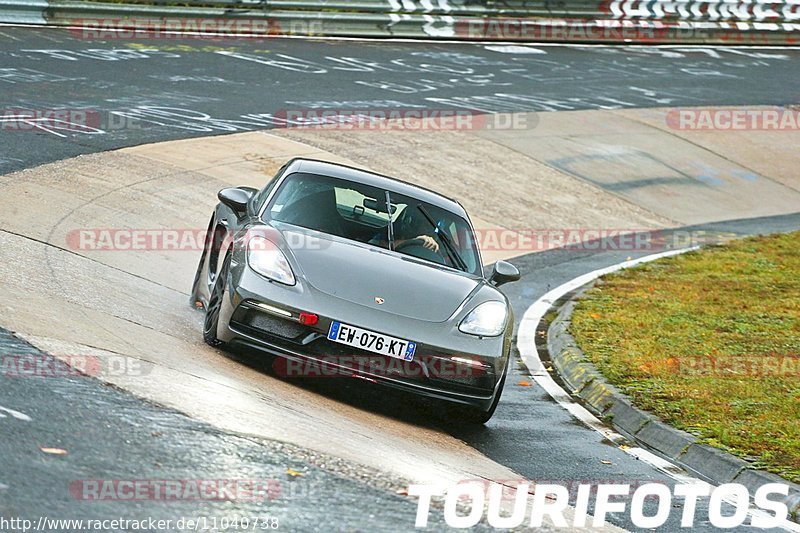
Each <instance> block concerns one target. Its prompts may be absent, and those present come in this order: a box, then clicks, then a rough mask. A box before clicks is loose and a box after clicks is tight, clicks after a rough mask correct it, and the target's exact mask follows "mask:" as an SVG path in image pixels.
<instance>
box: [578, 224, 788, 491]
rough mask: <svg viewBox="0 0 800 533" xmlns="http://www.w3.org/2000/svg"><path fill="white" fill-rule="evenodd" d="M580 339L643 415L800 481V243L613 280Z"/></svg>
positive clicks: (687, 259) (581, 325)
mask: <svg viewBox="0 0 800 533" xmlns="http://www.w3.org/2000/svg"><path fill="white" fill-rule="evenodd" d="M571 331H572V333H573V335H574V336H575V338H576V340H577V342H578V344H579V346H581V348H582V349H583V350H584V351H585V352H586V354H587V356H588V358H589V359H590V360H591V361H592V362H593V363H594V364H595V365H596V366H597V367H598V368H599V370H600V371H601V372H602V373H603V374H604V375H605V376H606V378H608V380H609V381H610V382H611V383H613V384H614V385H617V386H618V387H619V388H620V389H621V390H622V391H624V392H625V393H626V394H628V395H630V396H631V398H632V399H633V401H634V403H635V404H636V405H638V406H639V407H641V408H643V409H646V410H648V411H651V412H652V413H654V414H656V415H658V416H659V417H661V418H662V419H663V420H664V421H666V422H668V423H670V424H672V425H673V426H675V427H678V428H680V429H683V430H686V431H688V432H690V433H692V434H694V435H696V436H698V437H699V438H700V440H701V441H702V442H705V443H707V444H710V445H712V446H716V447H718V448H722V449H724V450H727V451H729V452H731V453H734V454H736V455H738V456H740V457H743V458H745V459H748V460H750V461H752V462H753V463H754V466H756V467H758V468H762V469H765V470H768V471H770V472H774V473H776V474H778V475H781V476H783V477H784V478H786V479H789V480H791V481H795V482H800V232H797V233H791V234H785V235H775V236H770V237H761V238H748V239H744V240H741V241H734V242H732V243H729V244H727V245H725V246H716V247H711V248H707V249H704V250H702V251H699V252H692V253H688V254H684V255H680V256H676V257H673V258H670V259H664V260H660V261H656V262H653V263H648V264H645V265H642V266H639V267H637V268H633V269H629V270H625V271H622V272H619V273H616V274H613V275H610V276H607V277H606V278H604V280H603V282H602V283H601V284H600V285H598V286H597V287H596V288H594V289H591V290H590V291H588V292H587V294H586V298H585V299H583V300H582V301H581V302H580V303H579V305H578V307H577V309H576V311H575V313H574V315H573V319H572V325H571ZM712 364H713V365H714V370H713V371H712V370H710V369H711V368H712V366H711V365H712Z"/></svg>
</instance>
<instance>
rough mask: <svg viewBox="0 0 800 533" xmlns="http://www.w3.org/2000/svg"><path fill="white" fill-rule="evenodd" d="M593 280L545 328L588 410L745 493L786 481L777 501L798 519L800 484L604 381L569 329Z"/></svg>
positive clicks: (562, 371) (563, 374)
mask: <svg viewBox="0 0 800 533" xmlns="http://www.w3.org/2000/svg"><path fill="white" fill-rule="evenodd" d="M593 284H594V282H591V283H589V284H587V285H584V286H583V287H581V288H580V289H578V290H577V291H576V292H575V295H574V296H572V297H571V298H570V299H569V300H568V301H567V302H566V303H564V304H563V305H562V306H561V307H560V308H559V309H558V315H557V316H556V318H555V320H553V322H552V323H551V324H550V325H549V327H548V329H547V350H548V352H549V354H550V360H551V361H552V363H553V367H554V368H555V369H556V371H557V372H558V374H559V376H560V378H561V379H562V381H564V383H565V384H566V385H567V387H568V388H569V392H571V393H572V395H573V396H577V397H578V398H580V399H581V400H583V402H584V403H585V404H586V405H587V407H588V408H589V409H590V410H591V411H594V413H595V414H596V415H598V416H599V417H601V418H602V419H604V420H605V421H606V422H608V423H610V424H611V425H612V426H613V427H614V429H616V430H617V431H618V432H619V433H621V434H622V435H624V436H625V437H627V438H629V439H631V440H632V441H635V442H636V443H638V444H639V445H641V446H643V447H645V448H648V449H651V450H654V451H656V452H658V453H659V454H661V455H662V456H664V457H666V458H667V459H669V460H671V461H673V462H674V463H676V464H678V465H680V466H681V467H683V468H685V469H686V470H689V471H690V472H692V473H694V474H696V475H698V476H699V477H701V478H704V479H706V480H707V481H709V482H712V483H714V484H717V485H720V484H724V483H739V484H742V485H744V486H745V487H747V490H748V491H750V494H754V493H755V491H756V490H757V489H758V488H759V487H761V486H762V485H763V484H765V483H782V484H785V485H788V486H789V494H788V495H787V496H784V497H782V498H781V499H780V500H777V501H781V502H782V503H784V504H785V505H786V506H787V507H788V508H789V516H790V519H791V520H793V521H795V522H798V523H800V485H798V484H796V483H792V482H790V481H786V480H785V479H783V478H781V477H779V476H777V475H775V474H771V473H769V472H764V471H761V470H755V469H753V468H750V463H748V462H747V461H745V460H743V459H740V458H738V457H736V456H734V455H731V454H729V453H727V452H724V451H722V450H718V449H716V448H713V447H711V446H707V445H705V444H699V443H698V442H697V438H696V437H694V436H693V435H691V434H689V433H686V432H685V431H681V430H678V429H675V428H673V427H672V426H669V425H667V424H665V423H664V422H662V421H661V420H659V419H658V418H657V417H656V416H654V415H652V414H650V413H647V412H645V411H642V410H640V409H639V408H637V407H635V406H634V405H633V404H632V403H631V401H630V399H628V397H627V396H625V395H624V394H623V393H622V392H620V391H619V389H617V388H616V387H614V386H613V385H611V384H610V383H608V382H606V380H605V378H604V377H603V376H602V374H600V372H599V371H598V370H597V368H595V366H594V365H593V364H592V363H591V362H589V361H588V360H587V358H586V356H585V355H584V353H583V351H582V350H581V349H580V348H579V347H578V345H577V344H576V343H575V339H574V338H573V337H572V335H571V334H570V333H569V331H568V328H569V324H570V319H571V317H572V312H573V310H574V309H575V306H576V301H575V299H576V298H577V297H579V296H580V295H581V294H582V293H583V292H584V291H585V290H586V289H587V288H589V287H591V286H592V285H593Z"/></svg>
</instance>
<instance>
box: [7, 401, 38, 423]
mask: <svg viewBox="0 0 800 533" xmlns="http://www.w3.org/2000/svg"><path fill="white" fill-rule="evenodd" d="M0 411H5V412H6V413H8V414H10V415H11V416H12V417H13V418H16V419H17V420H24V421H25V422H30V421H31V420H32V419H31V417H29V416H28V415H26V414H25V413H20V412H19V411H15V410H13V409H9V408H8V407H3V406H2V405H0ZM0 418H6V415H4V414H3V413H1V412H0Z"/></svg>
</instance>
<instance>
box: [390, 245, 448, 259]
mask: <svg viewBox="0 0 800 533" xmlns="http://www.w3.org/2000/svg"><path fill="white" fill-rule="evenodd" d="M401 250H402V251H403V253H404V254H406V255H410V256H413V257H418V258H420V259H425V260H427V261H431V262H434V263H439V264H441V263H442V256H441V255H440V254H439V253H437V252H434V251H433V250H430V249H428V248H425V247H424V246H423V245H422V244H420V242H419V241H418V240H417V239H411V240H408V241H405V242H403V243H400V244H399V245H397V246H395V248H394V251H395V252H399V251H401Z"/></svg>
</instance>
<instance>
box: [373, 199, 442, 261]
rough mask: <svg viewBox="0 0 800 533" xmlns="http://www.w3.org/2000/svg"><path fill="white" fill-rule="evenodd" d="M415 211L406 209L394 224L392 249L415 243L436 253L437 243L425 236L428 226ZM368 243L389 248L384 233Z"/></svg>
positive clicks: (429, 236)
mask: <svg viewBox="0 0 800 533" xmlns="http://www.w3.org/2000/svg"><path fill="white" fill-rule="evenodd" d="M415 211H417V210H416V209H412V208H411V206H408V207H406V209H404V210H403V212H402V213H401V214H400V216H399V217H398V218H397V220H396V221H395V222H394V224H393V228H394V248H395V249H397V248H399V247H400V246H401V245H403V244H406V243H410V242H412V241H417V243H418V244H420V245H421V246H424V247H425V248H427V249H428V250H432V251H434V252H436V253H438V252H439V243H438V242H436V239H434V238H433V237H432V236H431V235H426V234H425V232H426V231H428V230H430V224H429V223H428V221H427V220H425V218H424V217H423V216H422V213H419V212H415ZM370 242H372V243H373V244H377V245H378V246H381V247H383V248H388V247H389V241H388V236H387V235H386V232H385V231H383V232H381V233H380V234H378V235H375V237H373V238H372V240H371V241H370Z"/></svg>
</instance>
